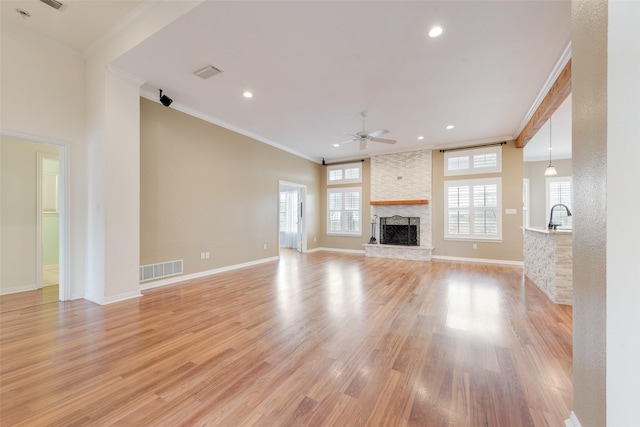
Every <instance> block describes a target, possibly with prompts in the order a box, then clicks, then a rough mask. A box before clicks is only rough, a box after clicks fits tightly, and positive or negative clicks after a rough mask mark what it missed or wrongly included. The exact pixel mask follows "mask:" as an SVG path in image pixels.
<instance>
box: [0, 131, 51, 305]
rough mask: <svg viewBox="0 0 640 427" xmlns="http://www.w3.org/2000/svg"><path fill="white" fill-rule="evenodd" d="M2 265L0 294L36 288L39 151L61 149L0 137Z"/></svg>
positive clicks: (49, 151) (46, 151)
mask: <svg viewBox="0 0 640 427" xmlns="http://www.w3.org/2000/svg"><path fill="white" fill-rule="evenodd" d="M0 141H1V146H0V152H1V154H0V161H1V167H0V174H1V181H0V182H1V186H2V191H1V192H0V205H1V216H0V222H1V227H2V232H1V235H2V243H1V245H2V248H1V249H2V252H1V253H2V260H1V264H2V268H1V270H0V272H1V273H0V293H8V292H15V291H20V290H23V291H24V290H29V289H35V288H36V285H37V284H36V271H37V268H38V266H37V264H36V257H37V247H36V232H37V215H38V212H37V209H36V202H37V200H36V188H37V187H36V186H37V184H36V181H37V179H36V178H37V153H38V152H41V153H50V154H57V153H58V148H57V147H55V146H52V145H48V144H37V143H34V142H28V141H23V140H20V139H17V138H12V137H8V136H0Z"/></svg>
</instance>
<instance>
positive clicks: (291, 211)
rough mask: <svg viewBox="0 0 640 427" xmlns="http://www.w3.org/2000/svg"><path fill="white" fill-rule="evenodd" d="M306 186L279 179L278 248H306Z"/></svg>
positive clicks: (298, 249)
mask: <svg viewBox="0 0 640 427" xmlns="http://www.w3.org/2000/svg"><path fill="white" fill-rule="evenodd" d="M306 195H307V187H306V186H305V185H301V184H295V183H292V182H286V181H280V182H279V192H278V206H279V210H278V218H279V230H278V240H279V247H280V249H295V250H296V251H297V252H300V253H303V252H306V250H307V231H306V226H305V211H304V209H305V206H306Z"/></svg>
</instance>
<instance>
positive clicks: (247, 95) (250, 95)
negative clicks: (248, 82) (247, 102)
mask: <svg viewBox="0 0 640 427" xmlns="http://www.w3.org/2000/svg"><path fill="white" fill-rule="evenodd" d="M242 96H244V97H245V98H253V94H252V93H251V92H249V91H248V90H245V91H244V93H243V94H242Z"/></svg>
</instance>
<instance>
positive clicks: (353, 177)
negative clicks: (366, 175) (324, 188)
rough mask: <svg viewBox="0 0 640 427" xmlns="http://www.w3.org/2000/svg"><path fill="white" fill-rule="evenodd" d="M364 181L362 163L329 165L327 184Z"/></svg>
mask: <svg viewBox="0 0 640 427" xmlns="http://www.w3.org/2000/svg"><path fill="white" fill-rule="evenodd" d="M360 182H362V163H346V164H343V165H332V166H327V184H328V185H335V184H355V183H360Z"/></svg>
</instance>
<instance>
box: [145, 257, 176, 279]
mask: <svg viewBox="0 0 640 427" xmlns="http://www.w3.org/2000/svg"><path fill="white" fill-rule="evenodd" d="M182 266H183V261H182V260H181V259H179V260H175V261H167V262H160V263H157V264H147V265H141V266H140V282H146V281H147V280H155V279H160V278H162V277H169V276H176V275H178V274H182V271H183V270H182Z"/></svg>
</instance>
